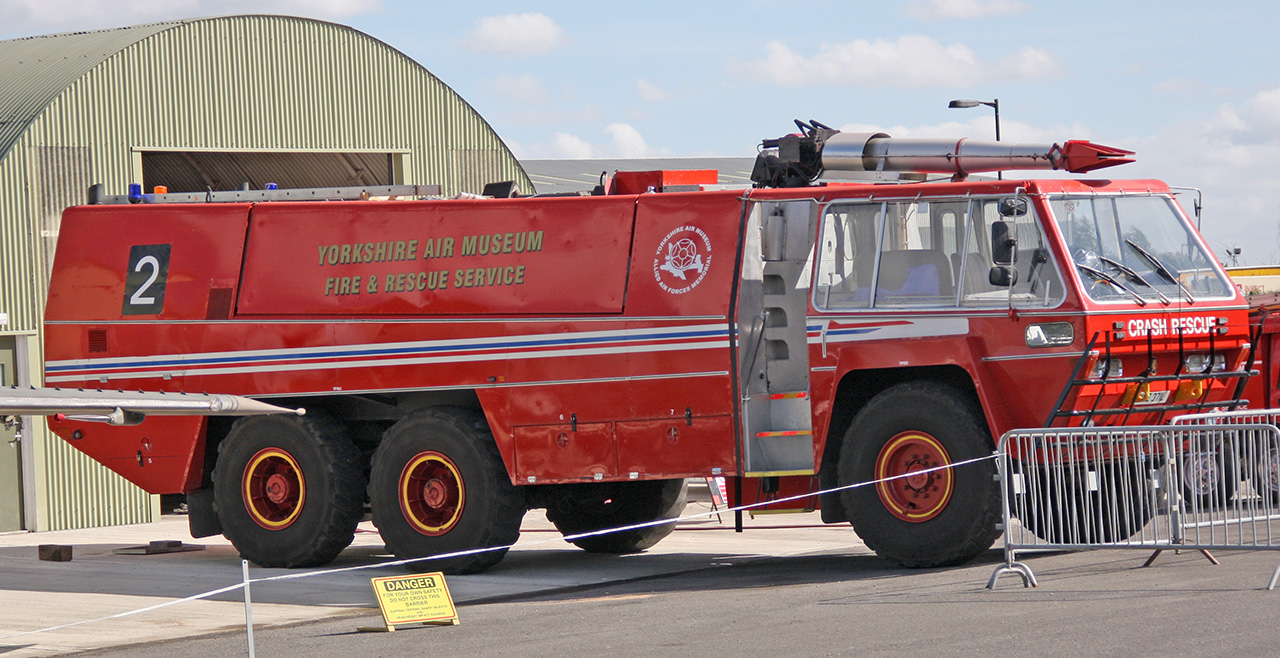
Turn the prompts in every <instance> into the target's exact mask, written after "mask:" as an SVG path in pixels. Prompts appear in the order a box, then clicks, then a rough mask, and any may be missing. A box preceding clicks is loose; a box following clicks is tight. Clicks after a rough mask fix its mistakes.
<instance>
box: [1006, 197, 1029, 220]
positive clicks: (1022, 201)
mask: <svg viewBox="0 0 1280 658" xmlns="http://www.w3.org/2000/svg"><path fill="white" fill-rule="evenodd" d="M1026 214H1027V199H1026V198H1025V197H1020V196H1010V197H1005V198H1003V199H1000V216H1001V217H1022V216H1023V215H1026Z"/></svg>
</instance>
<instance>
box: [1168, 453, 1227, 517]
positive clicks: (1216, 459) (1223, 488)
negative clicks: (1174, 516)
mask: <svg viewBox="0 0 1280 658" xmlns="http://www.w3.org/2000/svg"><path fill="white" fill-rule="evenodd" d="M1233 461H1234V460H1231V459H1228V458H1227V456H1226V454H1225V453H1224V452H1223V451H1221V450H1220V451H1217V452H1197V453H1191V454H1187V455H1185V456H1183V458H1182V462H1181V464H1180V465H1179V470H1178V484H1179V485H1180V486H1181V489H1182V500H1183V502H1184V503H1185V504H1186V508H1187V509H1188V510H1189V511H1199V510H1210V509H1216V508H1220V507H1224V506H1226V504H1227V501H1229V500H1231V497H1232V496H1234V495H1235V494H1236V488H1237V486H1238V485H1239V483H1240V478H1239V475H1238V473H1237V472H1236V470H1235V468H1234V466H1233V465H1232V462H1233Z"/></svg>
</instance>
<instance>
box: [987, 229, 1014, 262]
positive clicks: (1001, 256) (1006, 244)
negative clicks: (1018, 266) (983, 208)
mask: <svg viewBox="0 0 1280 658" xmlns="http://www.w3.org/2000/svg"><path fill="white" fill-rule="evenodd" d="M1017 246H1018V238H1017V237H1015V236H1014V232H1013V226H1012V225H1010V224H1009V222H992V223H991V262H993V263H995V264H997V265H1012V264H1013V254H1014V249H1015V248H1016V247H1017Z"/></svg>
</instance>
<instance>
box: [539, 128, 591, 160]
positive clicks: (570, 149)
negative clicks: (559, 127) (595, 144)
mask: <svg viewBox="0 0 1280 658" xmlns="http://www.w3.org/2000/svg"><path fill="white" fill-rule="evenodd" d="M546 157H552V158H566V159H570V160H584V159H586V158H590V157H592V149H591V144H588V143H587V141H586V140H584V139H582V138H581V137H578V136H577V135H570V134H568V133H556V136H555V138H554V139H553V140H552V141H551V149H550V155H548V156H546Z"/></svg>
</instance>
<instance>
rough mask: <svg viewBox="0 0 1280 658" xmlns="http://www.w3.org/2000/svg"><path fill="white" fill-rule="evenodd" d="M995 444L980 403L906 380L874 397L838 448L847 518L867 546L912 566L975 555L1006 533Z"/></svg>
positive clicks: (951, 391) (944, 388) (947, 563)
mask: <svg viewBox="0 0 1280 658" xmlns="http://www.w3.org/2000/svg"><path fill="white" fill-rule="evenodd" d="M992 450H993V446H992V443H991V438H990V435H989V434H988V432H987V429H986V425H985V423H984V422H983V420H982V416H981V412H980V411H979V410H978V408H977V403H976V401H974V400H973V399H972V397H971V396H970V395H968V394H966V393H965V392H962V391H960V390H959V389H956V388H954V387H951V386H947V385H944V384H937V383H933V382H908V383H905V384H899V385H897V386H894V387H892V388H889V389H887V390H885V391H883V392H881V393H880V394H879V395H877V396H875V397H874V398H872V399H871V401H870V402H868V403H867V405H866V406H865V407H863V408H862V410H861V411H859V412H858V415H857V416H856V417H855V418H854V420H853V424H852V425H850V427H849V431H848V432H847V433H846V434H845V438H844V443H843V444H842V447H841V452H840V465H839V477H840V483H841V484H842V485H847V484H852V483H855V482H871V481H880V480H885V479H886V478H894V479H891V480H887V481H880V482H878V483H877V484H875V485H869V486H862V487H856V488H853V489H846V490H845V491H843V492H842V493H841V501H842V503H843V505H844V510H845V514H846V518H848V519H849V520H850V521H851V523H852V524H853V529H854V530H855V531H856V532H857V533H858V536H859V537H861V538H862V540H863V542H864V543H866V545H867V547H868V548H870V549H871V550H873V551H875V552H876V554H878V555H880V556H881V557H883V558H885V559H886V560H888V561H890V562H892V563H894V564H897V565H900V566H905V567H940V566H950V565H955V564H960V563H963V562H967V561H969V560H971V559H973V558H974V557H977V556H978V555H979V554H981V553H982V552H983V551H985V550H987V549H988V548H990V547H991V545H992V544H993V543H995V539H996V537H997V536H999V531H998V530H997V526H996V524H997V522H998V521H999V518H1000V491H999V486H998V485H997V483H996V481H995V479H994V475H995V472H996V470H995V464H994V461H993V460H985V461H978V462H975V463H970V464H965V465H964V466H961V467H957V468H941V469H940V470H932V469H935V468H937V467H945V466H947V465H948V464H953V463H956V462H959V461H967V460H970V459H978V458H981V457H986V456H989V455H991V453H992Z"/></svg>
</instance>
